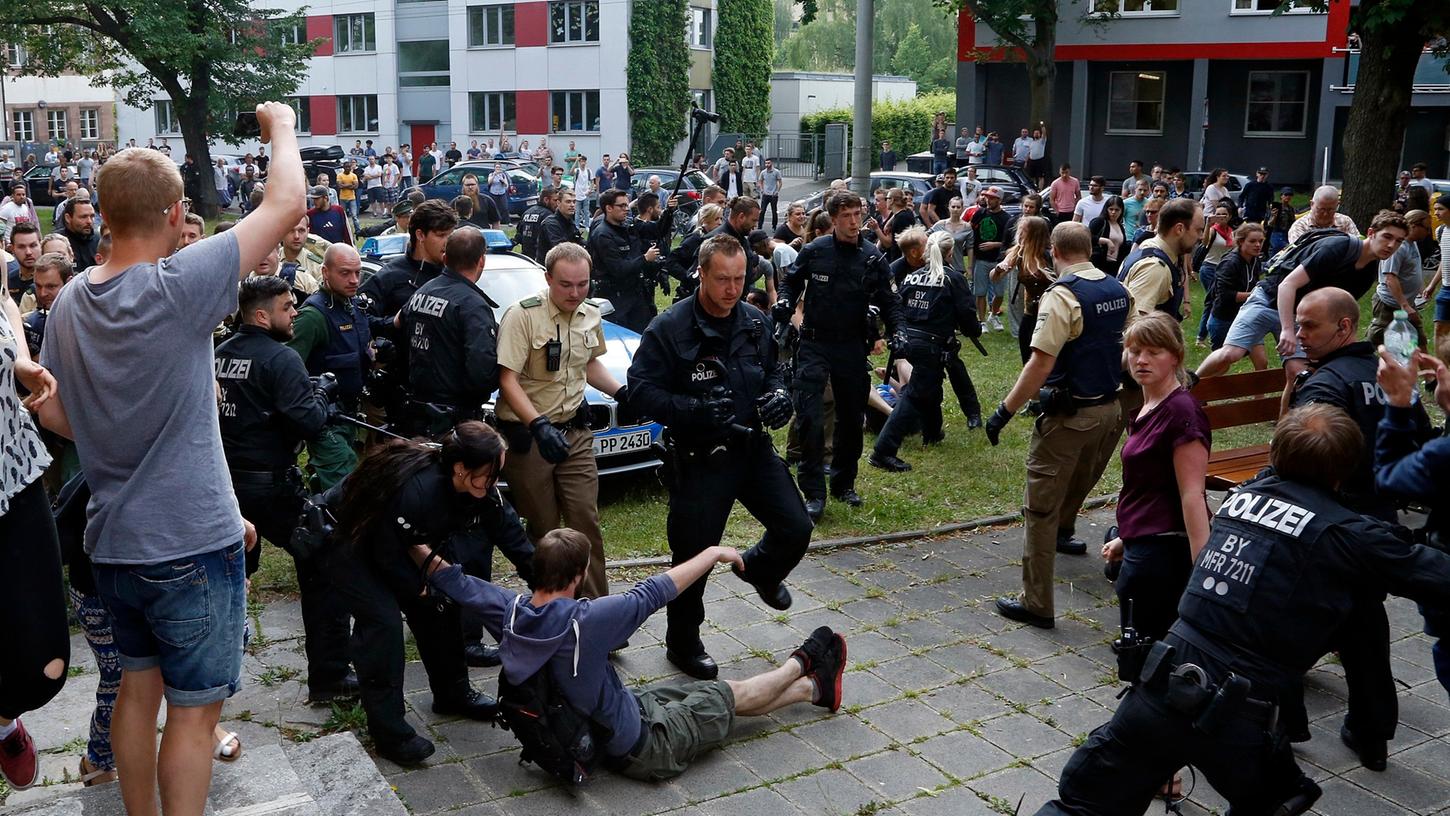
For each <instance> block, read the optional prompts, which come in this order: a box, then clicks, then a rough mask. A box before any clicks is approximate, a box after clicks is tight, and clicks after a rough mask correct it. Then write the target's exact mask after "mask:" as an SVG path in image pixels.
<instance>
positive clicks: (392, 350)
mask: <svg viewBox="0 0 1450 816" xmlns="http://www.w3.org/2000/svg"><path fill="white" fill-rule="evenodd" d="M397 357H398V347H397V346H395V345H393V341H392V340H389V339H388V338H386V337H374V338H373V362H375V363H377V364H378V365H387V364H388V363H391V362H392V361H393V360H395V359H397Z"/></svg>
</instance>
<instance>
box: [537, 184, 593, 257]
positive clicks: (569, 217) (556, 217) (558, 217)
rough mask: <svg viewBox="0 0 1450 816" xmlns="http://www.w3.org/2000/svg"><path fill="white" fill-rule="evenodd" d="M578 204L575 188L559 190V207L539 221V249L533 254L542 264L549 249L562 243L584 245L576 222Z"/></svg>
mask: <svg viewBox="0 0 1450 816" xmlns="http://www.w3.org/2000/svg"><path fill="white" fill-rule="evenodd" d="M578 206H579V202H578V201H577V200H576V199H575V198H574V191H573V190H560V191H559V205H558V208H557V209H555V210H554V212H552V213H550V214H549V215H548V217H546V218H545V219H544V220H543V221H542V222H540V223H539V237H538V240H537V241H536V250H537V251H536V252H535V253H534V255H533V256H532V257H533V259H534V260H536V261H538V262H539V263H541V264H542V263H543V262H544V259H545V258H547V257H548V256H549V250H551V249H553V248H554V247H556V246H558V245H560V244H566V243H567V244H578V245H579V246H581V247H582V246H584V238H583V237H581V236H580V235H579V226H578V225H577V224H575V223H574V214H575V211H576V209H577V207H578Z"/></svg>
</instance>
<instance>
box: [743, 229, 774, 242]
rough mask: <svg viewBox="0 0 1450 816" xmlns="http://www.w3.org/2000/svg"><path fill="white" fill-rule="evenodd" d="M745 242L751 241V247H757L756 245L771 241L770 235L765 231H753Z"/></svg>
mask: <svg viewBox="0 0 1450 816" xmlns="http://www.w3.org/2000/svg"><path fill="white" fill-rule="evenodd" d="M745 240H747V241H749V242H750V245H751V246H755V245H756V244H760V243H764V242H766V241H769V240H770V233H768V232H766V231H765V230H763V229H756V230H751V231H750V234H749V235H747V236H745Z"/></svg>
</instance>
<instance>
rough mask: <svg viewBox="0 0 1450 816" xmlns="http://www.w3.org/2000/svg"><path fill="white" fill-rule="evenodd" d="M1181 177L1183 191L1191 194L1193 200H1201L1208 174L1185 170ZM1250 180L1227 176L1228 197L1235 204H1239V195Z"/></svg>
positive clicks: (1239, 176)
mask: <svg viewBox="0 0 1450 816" xmlns="http://www.w3.org/2000/svg"><path fill="white" fill-rule="evenodd" d="M1182 175H1183V186H1184V189H1186V190H1188V192H1189V193H1192V194H1193V197H1194V198H1202V197H1203V186H1204V184H1205V183H1207V181H1208V173H1205V172H1201V171H1198V170H1185V171H1184V172H1183V174H1182ZM1250 180H1251V179H1249V177H1248V176H1245V175H1242V174H1240V173H1229V174H1228V197H1229V198H1232V199H1233V200H1234V203H1235V204H1237V203H1239V194H1240V193H1242V192H1243V190H1244V185H1245V184H1248V183H1249V181H1250Z"/></svg>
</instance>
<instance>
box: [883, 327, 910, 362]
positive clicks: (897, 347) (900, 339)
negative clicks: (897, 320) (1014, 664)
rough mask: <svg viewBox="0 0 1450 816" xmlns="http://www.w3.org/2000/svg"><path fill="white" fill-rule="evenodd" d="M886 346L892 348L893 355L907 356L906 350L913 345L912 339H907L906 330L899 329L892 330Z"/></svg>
mask: <svg viewBox="0 0 1450 816" xmlns="http://www.w3.org/2000/svg"><path fill="white" fill-rule="evenodd" d="M886 347H887V348H889V349H891V353H892V354H893V355H895V356H897V357H905V356H906V350H907V349H908V348H910V347H911V341H910V340H908V339H907V337H906V332H904V331H900V330H897V331H894V332H892V333H891V337H890V338H888V339H887V341H886Z"/></svg>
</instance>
